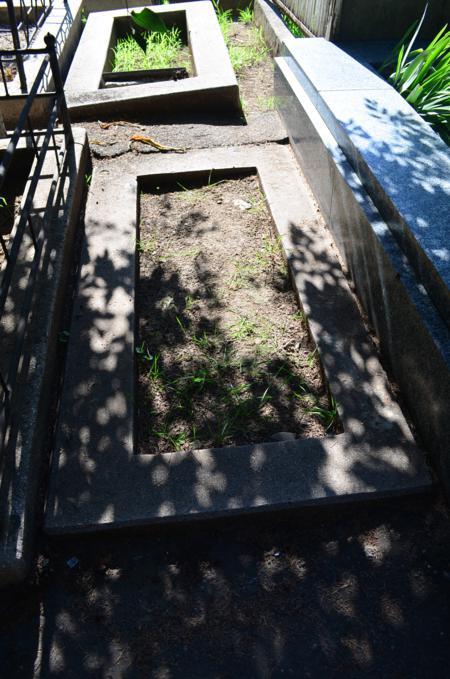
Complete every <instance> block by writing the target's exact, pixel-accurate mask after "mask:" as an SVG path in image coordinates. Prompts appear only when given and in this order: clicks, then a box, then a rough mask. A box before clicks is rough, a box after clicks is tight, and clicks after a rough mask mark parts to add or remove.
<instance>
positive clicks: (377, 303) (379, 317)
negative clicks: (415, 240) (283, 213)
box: [275, 58, 450, 489]
mask: <svg viewBox="0 0 450 679" xmlns="http://www.w3.org/2000/svg"><path fill="white" fill-rule="evenodd" d="M290 66H291V63H290V62H289V61H288V60H286V59H284V58H280V59H277V60H276V66H275V91H276V95H277V105H278V106H279V111H280V113H281V115H282V117H283V119H284V122H285V124H286V127H287V129H288V131H289V136H290V139H291V141H292V145H293V149H294V151H295V153H296V155H297V157H298V159H299V162H300V164H301V166H302V169H303V171H304V172H305V175H306V176H307V178H308V181H309V184H310V186H311V187H312V189H313V191H314V193H315V196H316V198H317V200H318V202H319V204H320V207H321V209H322V213H323V215H324V217H325V219H326V221H327V222H328V224H329V225H330V228H331V231H332V233H333V236H334V239H335V242H336V244H337V246H338V249H339V252H340V255H341V257H342V259H343V261H344V263H345V266H346V268H347V270H348V271H349V273H350V276H351V277H352V279H353V281H354V283H355V286H356V291H357V294H358V297H359V299H360V300H361V303H362V305H363V308H364V310H365V312H366V313H367V315H368V317H369V320H370V323H371V325H372V326H373V327H374V329H375V332H376V334H377V336H378V338H379V340H380V347H381V351H382V355H383V357H384V359H385V361H386V363H387V365H388V366H389V369H390V371H391V372H392V374H393V376H394V378H395V380H396V381H397V383H398V384H399V386H400V389H401V392H402V397H403V398H404V400H405V404H406V406H407V408H408V411H409V412H410V414H411V416H412V418H413V420H414V423H415V426H416V428H417V431H418V433H419V434H420V436H421V439H422V441H424V444H425V446H426V448H427V450H428V451H429V453H430V454H431V456H432V458H433V460H434V464H435V466H436V468H437V470H438V472H439V475H440V477H441V479H442V481H443V482H444V484H445V485H446V486H447V489H449V488H450V460H449V456H448V450H449V447H450V424H449V419H448V415H447V413H448V403H449V402H450V332H449V329H448V327H447V326H446V324H445V323H444V321H443V319H442V317H441V316H440V314H439V313H438V312H437V310H436V308H435V307H434V305H433V303H432V301H431V299H430V297H429V296H428V294H427V292H426V290H425V289H424V286H423V284H422V283H421V281H420V280H418V278H417V276H416V275H415V272H414V270H413V268H412V267H411V264H410V263H409V262H408V260H407V258H406V257H405V254H404V253H403V252H402V250H401V248H400V246H399V244H398V242H397V241H396V239H395V237H394V236H393V234H392V232H391V230H390V229H389V228H388V226H387V224H386V222H385V221H384V220H383V218H382V216H381V215H380V213H379V211H378V210H377V208H376V207H375V205H374V203H373V202H372V200H371V198H370V196H369V195H368V193H367V191H366V190H365V189H364V187H363V186H362V184H361V181H360V180H359V178H358V176H357V175H356V173H355V171H354V169H353V168H352V167H351V165H350V164H349V162H348V160H347V159H346V157H345V155H344V153H343V152H342V150H341V148H340V147H339V145H338V143H337V142H336V140H335V138H334V137H333V135H332V134H331V132H330V130H329V129H328V127H327V125H326V124H325V122H324V120H323V119H322V117H321V116H320V114H319V112H318V111H317V109H316V107H315V105H314V102H313V100H311V98H310V97H309V96H308V92H307V91H306V89H305V88H304V87H302V85H301V84H300V82H299V80H298V78H297V73H296V71H294V70H292V69H291V68H290Z"/></svg>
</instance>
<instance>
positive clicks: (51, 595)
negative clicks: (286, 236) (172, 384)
mask: <svg viewBox="0 0 450 679" xmlns="http://www.w3.org/2000/svg"><path fill="white" fill-rule="evenodd" d="M124 181H125V180H124ZM110 200H111V203H112V209H113V210H114V209H115V207H116V208H117V203H116V202H113V200H112V198H111V199H110ZM118 224H121V225H122V226H123V227H124V228H125V235H126V229H127V228H128V227H129V223H128V222H127V220H126V219H125V218H124V216H123V214H120V213H118V214H117V216H116V217H111V213H109V214H108V219H106V217H105V219H104V221H101V220H100V219H98V221H96V222H95V223H92V224H91V229H94V230H97V231H98V233H99V234H102V237H103V241H104V243H103V245H102V247H101V248H100V250H99V251H98V252H97V255H96V257H95V258H94V259H93V260H92V259H91V265H92V268H91V269H90V271H89V272H88V271H85V272H84V274H83V269H82V271H81V276H82V281H81V285H80V288H79V290H80V294H79V298H78V300H77V301H76V302H75V310H74V318H79V319H82V320H83V327H84V330H83V332H81V334H80V336H79V337H78V336H77V342H78V346H77V351H76V353H75V354H73V355H72V358H70V352H69V360H72V361H75V362H78V363H79V364H82V363H83V362H88V365H87V367H88V370H87V371H85V372H84V373H83V371H81V372H80V373H77V372H75V373H74V376H73V379H72V381H70V382H66V388H70V390H71V394H72V396H71V399H72V400H71V401H69V403H68V412H69V413H70V418H71V420H70V423H69V424H70V426H69V427H68V428H67V430H66V431H65V432H64V436H65V439H64V441H63V445H62V452H63V454H61V456H60V459H59V464H60V469H59V474H58V478H57V480H56V486H55V488H56V493H55V498H54V500H55V502H54V505H53V508H54V509H55V511H56V513H60V512H61V513H62V514H63V515H64V517H65V519H66V520H67V521H68V523H71V522H72V524H76V523H82V522H83V521H84V520H86V517H87V520H88V521H90V522H91V525H93V524H95V523H97V522H104V523H108V522H114V521H116V522H117V523H118V524H119V525H122V526H126V523H127V521H131V522H136V523H139V522H142V523H143V522H145V520H146V518H148V515H149V513H151V512H153V515H156V516H158V517H160V518H161V519H164V518H167V517H169V516H170V517H174V516H175V515H183V516H184V517H186V516H192V514H194V513H197V512H205V511H207V510H209V509H215V508H219V509H220V510H222V511H229V510H231V509H238V508H239V507H240V506H242V505H243V504H244V505H246V506H254V507H256V506H258V505H260V504H264V503H269V504H270V502H271V501H272V499H273V497H274V494H275V493H274V491H275V489H276V488H277V484H278V488H279V484H280V483H281V484H282V490H283V491H284V490H285V489H286V495H288V494H289V492H291V491H292V484H294V485H295V484H298V483H299V479H301V482H302V483H303V484H304V491H305V493H308V492H309V493H310V494H311V497H313V496H314V497H317V496H319V497H324V496H335V495H336V494H337V493H339V492H348V490H349V489H351V488H360V489H362V490H364V489H366V487H367V485H370V487H371V488H377V487H378V485H379V484H380V485H381V482H382V481H383V480H384V479H385V478H386V477H389V475H390V474H392V475H397V476H396V477H395V478H396V479H398V480H399V481H401V480H404V479H403V477H408V476H412V478H414V474H413V473H412V472H411V470H409V469H408V470H407V471H403V469H404V468H403V466H402V465H403V463H404V459H403V458H402V452H401V451H400V452H397V453H396V456H392V452H391V447H390V445H389V444H390V443H392V444H393V445H394V444H395V445H397V444H398V443H399V442H401V443H403V444H404V445H405V449H406V450H407V448H408V445H409V444H408V441H407V433H406V432H403V431H402V429H401V426H400V425H399V424H398V420H397V418H396V417H395V416H393V415H392V413H389V412H387V411H386V408H385V402H384V400H383V398H382V396H381V395H380V394H382V391H381V392H380V391H379V384H378V382H379V377H380V375H379V373H378V372H377V369H376V366H375V367H374V366H373V363H372V358H371V356H370V351H369V344H367V339H365V340H364V342H363V343H362V344H361V343H360V342H359V340H358V338H357V337H356V335H355V333H356V330H355V328H354V327H353V325H352V323H351V317H350V319H349V318H347V326H346V329H347V331H346V332H343V333H341V334H335V335H333V334H330V331H329V326H328V325H327V324H328V321H329V318H328V317H329V316H330V313H331V312H330V307H331V306H332V305H333V304H336V299H337V297H339V296H340V295H341V293H342V280H341V278H340V275H339V270H338V268H337V266H336V263H335V262H332V261H330V260H329V258H328V257H327V254H326V251H325V250H324V251H323V252H322V251H321V248H320V242H319V241H318V240H317V238H316V236H315V234H314V228H315V225H314V224H306V225H305V224H303V225H302V224H301V223H300V221H299V223H296V224H291V228H290V231H291V233H290V236H291V240H292V242H293V244H294V245H295V246H296V247H298V248H300V250H301V252H302V256H299V258H298V260H297V263H296V267H297V268H295V267H294V274H296V275H302V273H304V275H305V277H306V278H305V282H304V291H305V293H306V296H307V297H308V299H309V307H311V303H312V299H313V297H314V295H316V296H317V297H316V303H317V304H318V305H319V307H318V308H321V306H322V305H323V312H322V313H323V314H324V315H323V316H321V315H320V314H319V313H316V312H317V309H316V310H315V313H314V314H311V317H312V316H313V315H314V319H315V321H314V322H315V324H316V327H315V333H316V335H317V336H318V337H319V338H320V341H319V345H322V346H321V349H323V351H324V353H323V363H324V365H325V368H326V370H327V373H328V375H329V377H330V384H331V387H332V391H333V392H336V395H337V398H338V400H339V402H340V404H341V406H342V407H341V410H342V413H340V414H341V418H342V421H343V424H344V428H345V429H346V432H347V434H349V433H350V436H348V437H347V438H345V435H344V436H340V435H339V436H337V437H335V440H336V441H342V443H341V444H339V443H337V444H336V448H335V450H333V448H332V446H331V444H330V441H332V440H334V439H332V437H326V438H324V439H320V440H316V441H315V442H311V448H308V449H306V448H305V449H302V450H299V456H298V457H299V459H298V464H299V467H298V470H299V475H298V478H297V476H296V475H293V474H292V473H291V470H289V469H288V468H284V466H283V451H284V450H285V449H283V448H280V449H279V450H277V451H274V453H273V456H271V455H268V454H267V450H264V449H263V448H262V446H261V445H259V446H254V447H252V448H251V449H246V448H244V449H241V451H240V452H239V451H237V452H236V455H239V457H240V458H241V459H240V477H239V478H238V479H236V472H235V469H233V460H230V456H229V455H227V453H226V449H222V450H216V451H210V452H208V453H205V454H204V455H203V456H200V457H198V456H196V455H195V454H192V453H173V454H171V455H167V456H151V455H145V456H136V455H133V449H132V446H131V438H130V435H131V433H132V432H131V429H130V415H132V411H133V403H132V401H131V399H130V391H129V387H130V383H131V382H130V380H131V381H132V377H133V376H132V375H131V376H130V365H132V359H131V364H130V354H129V352H130V350H131V352H132V355H133V343H132V338H133V333H134V327H135V319H134V308H132V306H130V305H129V299H130V295H132V292H133V275H134V267H135V259H134V258H135V255H134V252H133V253H132V254H130V250H129V249H127V248H125V247H123V248H122V246H121V243H120V241H115V240H113V238H112V235H111V234H114V233H115V229H117V226H118ZM132 236H133V237H134V234H131V232H129V233H128V235H127V236H126V237H130V238H131V237H132ZM113 247H114V248H115V249H116V250H118V252H116V256H115V258H114V265H113V264H112V259H111V257H110V252H111V248H113ZM307 252H310V253H312V254H313V255H314V257H315V258H316V269H315V270H313V271H312V272H311V269H310V270H309V271H310V273H309V274H307V273H306V270H307V268H308V267H307V266H306V264H307V262H306V259H304V258H306V254H307ZM112 266H113V268H114V271H113V272H112V273H113V274H114V277H115V278H114V279H115V280H116V285H115V286H114V289H113V290H111V287H110V280H111V276H110V274H111V267H112ZM303 268H304V269H305V271H303ZM175 282H176V281H175ZM93 290H95V291H96V295H95V303H93V297H92V291H93ZM182 292H183V295H182V296H184V291H182ZM163 296H164V290H163V289H161V297H163ZM172 296H173V297H174V299H175V298H176V297H177V295H176V291H175V293H173V294H172ZM333 300H334V301H333ZM112 310H115V311H117V310H119V311H120V314H119V323H118V325H117V327H116V331H115V333H114V336H113V337H111V335H110V334H109V325H108V324H109V322H110V320H111V317H112ZM343 320H344V319H341V321H343ZM336 323H337V325H336V333H337V330H338V329H339V323H338V322H336ZM86 329H88V330H89V332H85V330H86ZM327 345H328V346H327ZM338 349H339V351H340V352H341V354H343V355H344V356H345V357H346V360H348V359H349V357H350V356H351V357H352V360H353V361H354V362H355V363H356V364H357V365H358V366H359V370H360V373H359V374H360V375H361V384H363V383H364V387H363V388H361V384H359V383H355V382H354V381H353V378H352V377H351V375H349V374H348V373H346V371H345V366H346V363H345V361H344V362H343V363H339V362H338V361H337V359H338ZM333 352H334V353H333ZM333 356H334V358H333ZM333 361H335V362H333ZM83 374H84V375H86V374H87V375H89V379H84V378H83V379H81V378H80V375H81V376H82V375H83ZM99 385H102V386H103V388H102V390H100V391H98V389H97V387H98V386H99ZM375 386H376V387H377V389H375ZM105 387H106V389H105ZM384 388H385V387H384V386H383V389H384ZM94 425H95V426H94ZM281 445H282V444H281ZM308 445H309V443H308ZM286 450H287V448H286ZM60 452H61V451H60ZM361 452H364V455H361V454H360V453H361ZM280 453H281V454H280ZM180 455H181V457H180ZM236 459H237V458H236ZM306 459H308V461H309V463H308V465H307V466H308V469H306V468H305V466H306V465H305V460H306ZM302 465H303V466H302ZM295 471H297V470H295ZM306 472H307V473H306ZM289 477H290V478H289ZM353 484H355V485H353ZM358 484H360V485H359V486H358ZM394 488H395V484H394ZM289 489H290V490H289ZM288 491H289V492H288ZM278 497H279V496H278ZM418 507H420V508H421V509H424V505H423V504H420V505H418ZM391 514H392V515H393V516H391ZM431 528H432V529H433V531H434V533H433V536H434V537H439V542H436V544H437V545H438V546H439V547H442V550H443V551H442V553H441V552H440V551H439V549H438V550H437V552H434V553H433V554H434V556H433V560H434V564H433V566H432V568H433V569H437V570H439V575H438V577H437V580H438V582H437V584H436V583H435V582H434V579H433V578H430V574H429V573H428V569H427V565H428V560H427V559H428V557H426V558H425V557H424V555H423V554H422V551H421V550H422V549H423V547H422V544H424V545H425V549H428V548H429V549H430V550H431V551H433V547H432V545H431V543H430V539H429V534H428V533H429V531H430V530H431ZM446 531H447V522H446V519H444V518H443V517H442V516H441V515H440V514H439V512H438V511H437V510H433V511H431V512H429V513H428V514H424V515H423V516H422V515H421V514H420V511H416V510H415V509H414V503H412V502H411V503H410V504H408V505H407V504H404V505H403V506H402V505H398V506H397V508H396V509H394V506H393V505H390V507H389V508H388V509H386V510H381V509H379V510H377V512H375V511H374V512H373V514H372V513H366V512H365V511H364V510H361V509H360V508H358V510H357V511H355V509H352V510H350V511H344V510H343V511H342V512H341V513H340V517H339V519H338V520H337V519H336V518H335V517H333V516H331V515H325V516H324V515H320V514H317V513H315V514H312V513H307V514H305V515H304V516H303V518H301V517H299V516H298V515H297V514H292V515H290V516H287V515H284V516H283V515H279V516H278V517H276V518H275V517H272V518H262V517H261V516H259V517H257V518H255V517H253V518H248V519H246V520H240V521H235V522H233V523H231V522H230V523H223V524H216V525H214V526H213V525H212V524H209V525H208V524H205V525H204V526H200V527H198V526H197V527H193V526H192V525H189V524H186V525H183V526H182V527H178V528H165V529H162V528H154V529H152V530H149V531H147V532H145V533H144V532H143V533H140V534H136V535H133V536H131V535H130V536H126V537H125V536H124V535H123V534H122V535H121V534H115V535H111V536H109V537H108V536H104V537H98V536H96V537H95V538H92V539H87V538H86V539H85V540H81V539H78V538H73V539H70V540H66V541H65V542H62V543H59V544H43V555H42V558H41V560H40V562H39V565H38V569H37V576H36V577H37V581H36V585H35V587H34V588H31V589H28V588H26V589H25V590H23V591H22V592H21V593H19V596H17V595H16V599H15V601H16V603H15V604H13V603H11V604H8V600H7V599H5V601H6V604H5V605H6V612H5V616H4V619H6V618H7V617H10V616H11V615H13V614H14V615H17V616H18V618H19V619H18V620H17V625H15V626H14V630H10V632H9V633H8V634H6V636H5V641H4V645H3V648H4V650H5V655H6V662H7V663H8V665H7V666H8V667H11V672H10V673H9V674H10V676H14V672H16V670H17V668H21V669H20V672H21V673H22V674H21V676H31V668H32V666H33V664H34V663H36V667H37V668H38V669H37V674H36V676H39V677H53V676H54V677H57V676H64V677H71V676H74V677H75V676H77V677H79V676H86V677H90V676H92V677H111V676H112V677H115V676H117V677H126V678H128V677H130V678H132V677H141V676H142V677H153V676H155V677H158V678H159V677H168V678H169V677H185V676H188V677H197V676H198V677H205V676H206V677H232V676H233V677H234V676H249V677H271V676H278V675H281V674H284V673H287V674H292V675H293V676H299V668H301V672H302V673H303V674H304V676H308V675H309V676H323V675H324V674H325V675H330V676H333V675H341V676H344V675H345V676H352V672H353V673H354V674H356V675H357V674H358V672H359V673H360V674H364V673H365V674H366V675H368V676H370V675H371V674H372V675H373V676H379V672H380V667H385V673H387V674H388V675H389V674H390V673H393V672H394V671H397V669H398V667H399V655H400V654H399V652H398V648H397V647H399V648H400V649H402V650H405V648H406V649H407V652H406V651H405V654H404V656H402V658H403V657H404V658H405V660H404V669H403V667H401V671H404V672H405V673H406V674H408V671H409V672H410V671H411V668H412V667H417V666H418V667H422V666H424V660H423V658H424V657H425V655H426V654H423V655H420V657H419V656H418V653H417V654H416V651H417V648H418V644H417V643H414V640H416V639H418V638H419V637H421V636H423V635H425V636H426V642H425V643H426V644H428V645H427V649H429V652H430V653H432V652H433V653H434V655H435V656H436V657H439V656H440V657H442V658H445V659H447V654H448V649H447V647H446V646H444V645H443V643H442V640H441V637H440V631H437V630H436V627H438V626H439V625H440V623H442V620H444V619H445V612H444V610H443V603H442V600H441V598H440V597H441V594H440V593H439V592H441V591H442V590H445V586H446V578H447V576H446V575H445V574H444V572H445V573H446V569H445V565H444V562H445V559H446V557H447V553H446V551H445V547H444V545H445V541H444V540H443V536H444V535H446ZM416 533H417V534H416ZM417 535H418V537H417ZM73 556H75V557H77V559H78V560H79V561H78V562H77V560H75V561H70V564H71V565H73V567H72V568H71V567H70V565H67V560H68V559H71V557H73ZM47 559H48V561H47ZM405 564H406V566H405ZM18 602H19V603H18ZM21 602H24V607H23V608H21ZM436 603H438V604H439V606H440V607H439V616H440V617H439V622H438V623H436V627H434V626H433V625H434V618H433V615H434V614H433V613H432V610H433V606H435V605H436ZM417 608H421V610H422V613H423V614H422V615H421V616H420V617H419V619H414V618H413V616H414V613H415V612H416V611H417ZM427 619H428V622H429V625H426V624H425V620H427ZM446 624H447V621H446ZM411 640H413V643H411ZM13 649H14V650H13ZM16 649H20V657H19V653H18V652H17V650H16ZM421 651H423V647H422V649H421ZM318 670H319V671H318ZM19 676H20V674H19Z"/></svg>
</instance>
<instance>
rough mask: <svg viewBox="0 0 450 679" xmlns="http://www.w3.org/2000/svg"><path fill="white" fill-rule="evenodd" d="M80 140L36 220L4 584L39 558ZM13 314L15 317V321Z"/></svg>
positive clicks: (40, 190)
mask: <svg viewBox="0 0 450 679" xmlns="http://www.w3.org/2000/svg"><path fill="white" fill-rule="evenodd" d="M73 133H74V140H75V145H74V147H73V148H72V149H71V150H70V151H69V153H68V154H67V162H66V164H65V166H64V167H65V169H64V173H63V175H62V177H61V178H60V179H58V172H57V168H56V160H55V156H54V154H53V152H52V151H50V152H49V153H48V156H47V159H46V164H45V166H44V168H43V170H42V173H41V177H42V179H41V181H40V182H39V184H38V187H37V191H36V194H35V198H34V201H33V214H34V215H35V218H38V216H40V218H43V219H45V220H46V224H47V229H48V236H47V239H46V241H45V244H44V248H43V253H42V258H41V263H40V271H39V273H38V277H37V280H36V284H35V288H34V296H33V306H32V313H31V317H30V319H29V323H28V329H27V334H26V338H25V350H24V356H26V357H27V360H23V361H22V363H21V366H20V370H19V376H18V382H17V385H16V389H15V392H14V402H13V403H12V405H11V418H10V425H9V430H8V438H7V443H6V446H5V450H4V451H3V452H2V456H1V480H0V583H1V584H3V583H7V582H11V581H14V580H16V581H17V580H20V579H22V578H23V577H24V576H25V574H26V571H27V568H28V567H29V565H30V559H31V555H32V545H33V535H34V530H33V529H34V528H35V522H36V519H37V516H36V515H37V511H38V510H37V504H38V503H37V493H38V487H39V482H40V480H41V473H42V464H43V456H44V452H45V451H44V447H45V441H46V437H47V436H48V429H49V427H50V424H51V423H50V422H49V408H50V404H51V402H52V399H53V392H54V388H55V385H54V378H55V375H54V373H55V368H56V365H55V361H54V356H55V353H56V346H57V342H58V333H59V331H60V329H61V328H60V325H59V324H60V321H61V314H62V305H63V299H64V294H65V287H66V283H67V278H68V275H69V271H70V266H71V254H72V245H73V240H74V234H75V231H76V226H77V223H78V215H79V209H80V202H81V197H82V191H83V185H84V179H83V178H84V169H85V165H86V162H87V138H86V133H85V131H84V130H79V129H75V128H74V130H73ZM61 160H62V156H61V158H60V161H61ZM25 273H26V272H25V271H24V272H23V274H24V275H25ZM19 283H20V281H19ZM21 284H22V286H23V280H22V281H21ZM13 312H14V309H12V311H11V312H10V313H11V314H12V313H13ZM4 330H5V328H4V327H2V328H1V331H4ZM5 343H7V337H5V335H4V334H3V332H2V346H4V345H5ZM4 358H5V357H4V354H3V355H2V360H3V359H4Z"/></svg>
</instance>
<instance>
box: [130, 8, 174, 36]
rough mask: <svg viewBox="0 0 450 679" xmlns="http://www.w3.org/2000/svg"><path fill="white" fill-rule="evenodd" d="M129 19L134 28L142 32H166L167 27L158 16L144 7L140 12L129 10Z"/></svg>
mask: <svg viewBox="0 0 450 679" xmlns="http://www.w3.org/2000/svg"><path fill="white" fill-rule="evenodd" d="M131 19H132V21H133V22H134V23H135V24H136V26H138V27H139V28H142V29H143V30H144V31H152V32H153V33H164V32H165V31H167V26H166V24H165V23H164V21H163V20H162V18H161V17H160V15H159V14H157V13H156V12H153V11H152V10H151V9H149V8H148V7H144V9H142V10H141V11H140V12H135V11H134V10H131Z"/></svg>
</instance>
